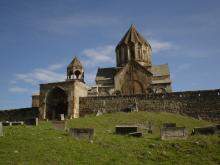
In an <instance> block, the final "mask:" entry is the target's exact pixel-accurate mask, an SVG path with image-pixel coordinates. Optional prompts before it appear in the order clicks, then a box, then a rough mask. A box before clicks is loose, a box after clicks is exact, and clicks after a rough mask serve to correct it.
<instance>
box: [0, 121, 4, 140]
mask: <svg viewBox="0 0 220 165" xmlns="http://www.w3.org/2000/svg"><path fill="white" fill-rule="evenodd" d="M1 136H3V126H2V122H0V137H1Z"/></svg>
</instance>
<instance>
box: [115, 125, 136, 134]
mask: <svg viewBox="0 0 220 165" xmlns="http://www.w3.org/2000/svg"><path fill="white" fill-rule="evenodd" d="M134 132H138V126H135V125H134V126H133V125H117V126H116V127H115V133H116V134H121V135H126V134H129V133H134Z"/></svg>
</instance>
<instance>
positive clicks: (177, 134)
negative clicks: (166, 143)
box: [160, 127, 188, 140]
mask: <svg viewBox="0 0 220 165" xmlns="http://www.w3.org/2000/svg"><path fill="white" fill-rule="evenodd" d="M160 133H161V139H162V140H172V139H186V138H187V135H188V134H187V130H186V128H185V127H163V128H162V129H161V131H160Z"/></svg>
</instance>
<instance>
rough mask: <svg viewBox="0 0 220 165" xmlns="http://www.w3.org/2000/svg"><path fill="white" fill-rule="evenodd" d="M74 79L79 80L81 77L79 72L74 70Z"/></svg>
mask: <svg viewBox="0 0 220 165" xmlns="http://www.w3.org/2000/svg"><path fill="white" fill-rule="evenodd" d="M74 74H75V77H76V79H79V76H80V75H81V72H80V71H79V70H76V71H75V72H74Z"/></svg>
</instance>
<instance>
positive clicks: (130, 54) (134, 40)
mask: <svg viewBox="0 0 220 165" xmlns="http://www.w3.org/2000/svg"><path fill="white" fill-rule="evenodd" d="M115 51H116V63H117V67H123V66H125V65H126V64H127V63H128V62H129V61H131V60H135V61H136V62H138V63H139V64H141V65H142V66H151V52H152V49H151V46H150V44H149V43H148V42H147V41H146V40H145V39H144V38H143V37H142V36H141V35H140V34H139V33H138V32H137V30H136V28H135V26H134V25H133V24H132V25H131V27H130V29H129V30H128V31H127V32H126V34H125V35H124V37H123V38H122V40H121V41H120V42H119V43H118V45H117V47H116V49H115Z"/></svg>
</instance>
